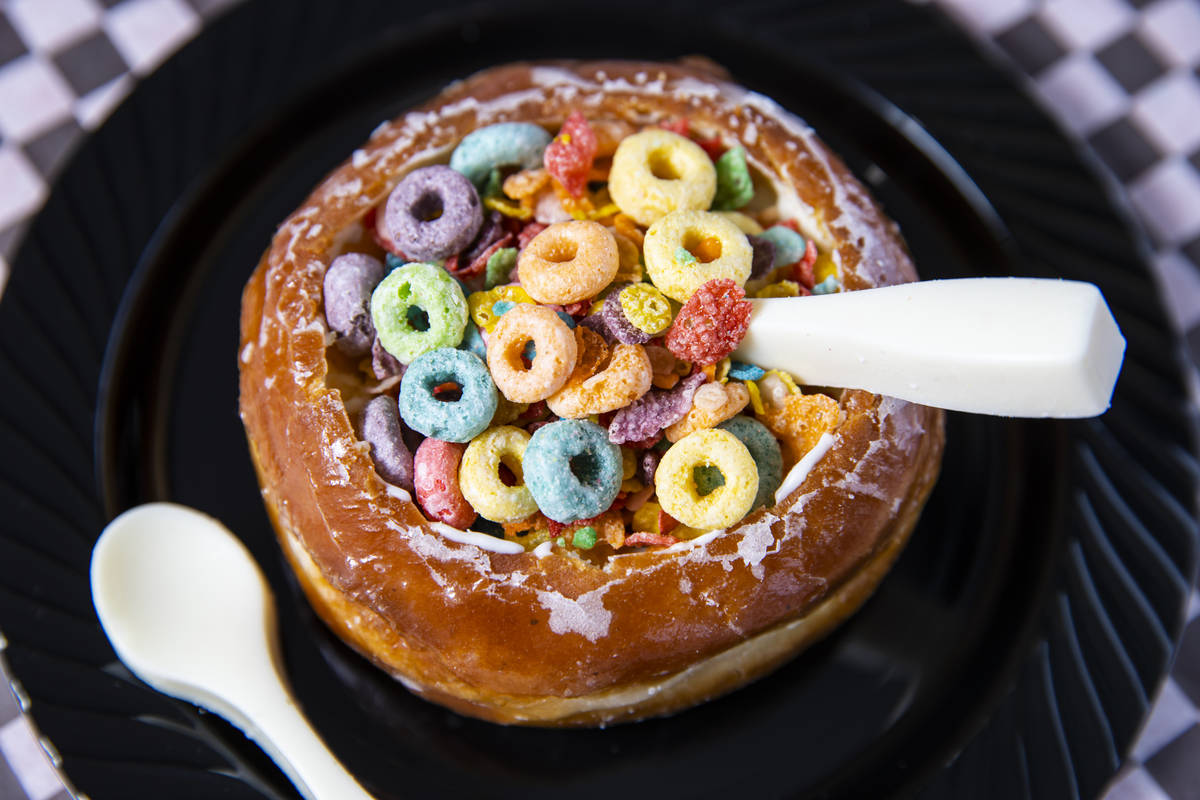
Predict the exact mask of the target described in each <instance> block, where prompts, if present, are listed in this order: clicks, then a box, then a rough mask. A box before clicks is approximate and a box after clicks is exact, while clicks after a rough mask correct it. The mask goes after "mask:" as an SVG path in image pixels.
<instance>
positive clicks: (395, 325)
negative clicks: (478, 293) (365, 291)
mask: <svg viewBox="0 0 1200 800" xmlns="http://www.w3.org/2000/svg"><path fill="white" fill-rule="evenodd" d="M371 321H372V322H374V324H375V330H376V332H377V333H378V335H379V343H380V344H382V345H383V349H385V350H387V351H388V352H389V353H391V354H392V355H393V356H395V357H396V358H398V359H399V360H400V362H401V363H404V364H408V363H410V362H411V361H412V360H413V359H415V358H416V357H417V356H419V355H421V354H422V353H427V352H429V351H430V350H434V349H436V348H439V347H456V346H457V345H458V343H459V342H461V341H462V338H463V331H464V330H465V329H466V327H467V299H466V298H465V297H463V293H462V287H460V286H459V285H458V281H456V280H454V279H453V278H451V277H450V275H449V274H448V273H447V272H446V271H445V270H444V269H442V268H441V267H435V266H434V265H433V264H420V263H415V264H405V265H404V266H403V267H399V268H398V269H394V270H392V273H391V274H390V275H388V276H387V277H386V278H384V279H383V280H382V281H380V282H379V285H378V286H376V287H375V291H374V292H372V293H371Z"/></svg>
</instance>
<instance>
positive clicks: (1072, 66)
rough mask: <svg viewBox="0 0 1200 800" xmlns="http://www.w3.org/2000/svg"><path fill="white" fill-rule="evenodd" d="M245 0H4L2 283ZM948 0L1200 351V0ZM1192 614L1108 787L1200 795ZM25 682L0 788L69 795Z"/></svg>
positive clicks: (2, 704)
mask: <svg viewBox="0 0 1200 800" xmlns="http://www.w3.org/2000/svg"><path fill="white" fill-rule="evenodd" d="M237 1H238V0H0V291H2V290H3V285H4V280H5V278H6V277H7V274H8V261H9V260H11V258H12V255H13V253H14V251H15V249H16V244H17V242H18V240H19V239H20V236H21V234H22V232H23V230H24V228H25V224H26V222H27V221H28V219H29V218H30V216H31V215H32V214H33V213H34V212H35V211H36V210H37V209H38V208H39V207H40V205H41V203H42V202H43V201H44V199H45V197H46V195H47V192H48V190H49V183H50V181H51V180H52V179H53V177H54V175H55V172H56V170H57V168H58V167H59V166H60V165H61V164H62V163H63V160H64V158H65V157H66V155H67V154H68V153H69V152H70V150H71V148H72V147H73V145H74V144H75V143H76V142H77V141H78V140H79V138H80V137H81V136H82V135H83V134H84V133H85V132H86V131H88V130H91V129H93V128H95V127H96V126H97V125H99V124H100V123H101V122H102V121H103V120H104V118H105V117H106V116H107V115H108V113H109V112H110V111H111V110H112V108H113V107H115V105H116V104H117V103H119V102H120V100H121V99H122V98H123V97H124V96H125V95H126V94H127V93H128V92H129V90H130V89H131V88H132V86H133V85H134V83H135V82H136V80H137V78H138V76H142V75H145V74H147V73H149V72H150V71H151V70H153V69H154V67H155V66H157V65H158V64H159V63H161V62H162V61H163V59H165V58H166V57H167V56H168V55H170V53H172V52H173V51H174V50H175V49H177V48H178V47H179V46H180V45H181V44H183V43H184V42H186V41H187V40H189V39H190V38H191V37H192V36H194V35H195V34H196V33H197V32H198V31H199V30H200V29H201V28H202V27H203V25H204V23H205V21H206V20H207V19H209V18H211V17H212V16H214V15H215V14H217V13H219V12H220V11H222V10H223V9H224V8H225V7H227V6H229V5H231V4H232V3H235V2H237ZM934 1H935V2H937V3H938V4H939V5H941V6H942V7H943V8H945V9H946V10H947V11H948V12H949V13H950V14H951V15H953V16H954V17H955V18H956V19H958V20H959V21H960V22H961V24H962V25H963V27H964V28H965V29H966V30H967V31H969V32H970V33H971V34H972V35H974V36H975V37H976V38H978V39H980V40H981V41H983V42H985V43H989V44H990V45H991V46H994V47H995V48H996V49H998V50H999V51H1000V52H1002V53H1003V54H1005V55H1006V56H1007V57H1008V58H1010V59H1011V60H1012V61H1013V62H1014V63H1015V64H1016V66H1017V67H1018V68H1019V69H1020V70H1021V71H1022V72H1023V73H1024V74H1025V75H1026V76H1028V80H1029V89H1030V92H1031V93H1032V94H1033V95H1034V96H1036V97H1039V98H1040V99H1041V100H1042V101H1043V103H1044V105H1045V107H1046V108H1047V109H1048V110H1049V111H1050V113H1052V114H1053V115H1055V116H1056V117H1057V118H1058V120H1059V121H1060V123H1061V124H1062V126H1063V127H1064V128H1065V129H1066V130H1067V131H1069V132H1070V133H1071V134H1072V135H1074V136H1076V137H1077V138H1078V139H1079V140H1080V141H1081V142H1085V143H1086V144H1087V145H1089V146H1090V147H1091V148H1092V149H1093V150H1094V152H1095V153H1096V154H1097V155H1098V156H1099V157H1100V159H1101V160H1102V161H1103V163H1104V164H1106V165H1107V166H1108V168H1109V169H1110V171H1111V172H1112V175H1113V177H1114V178H1115V180H1116V181H1118V182H1119V183H1120V184H1121V185H1122V186H1123V187H1124V188H1125V191H1126V196H1127V197H1128V199H1129V201H1130V203H1131V204H1132V206H1133V208H1134V209H1135V210H1136V212H1137V216H1138V218H1139V219H1140V220H1141V222H1142V224H1143V225H1144V226H1145V228H1146V230H1147V232H1148V233H1149V234H1150V237H1151V240H1152V241H1153V243H1154V245H1155V248H1156V257H1155V260H1154V266H1155V268H1156V272H1157V275H1158V278H1159V280H1160V281H1161V283H1162V286H1163V289H1164V292H1163V294H1164V296H1165V297H1166V300H1167V305H1168V308H1169V311H1170V313H1171V315H1172V319H1173V321H1174V322H1175V323H1176V325H1177V326H1178V329H1179V330H1180V331H1181V332H1182V333H1183V334H1184V335H1185V336H1186V337H1187V341H1188V342H1189V344H1190V346H1191V350H1192V357H1193V361H1194V362H1195V363H1197V364H1198V365H1200V0H1045V2H1039V1H1038V0H934ZM1195 385H1196V386H1198V387H1200V382H1196V383H1195ZM1197 396H1198V397H1200V393H1198V394H1197ZM1187 619H1188V623H1187V628H1186V630H1185V632H1184V636H1183V641H1182V643H1181V645H1180V650H1179V654H1178V657H1177V660H1176V664H1175V668H1174V671H1173V672H1172V674H1171V677H1170V678H1168V680H1167V681H1166V683H1165V684H1164V685H1163V688H1162V691H1161V694H1160V696H1159V698H1158V701H1157V702H1156V704H1155V706H1154V709H1153V712H1152V713H1151V715H1150V718H1149V720H1148V721H1147V723H1146V726H1145V728H1144V730H1143V731H1142V734H1141V736H1140V738H1139V739H1138V742H1137V744H1136V746H1135V747H1134V750H1133V752H1132V754H1131V756H1130V758H1129V761H1128V763H1127V764H1126V766H1125V767H1124V769H1123V770H1122V771H1121V773H1120V774H1119V775H1118V776H1117V778H1116V779H1115V780H1114V782H1113V784H1112V785H1111V786H1110V787H1109V789H1108V791H1107V793H1106V795H1105V798H1106V800H1134V798H1137V799H1138V800H1185V799H1191V798H1200V710H1198V709H1200V595H1197V594H1196V593H1193V595H1192V597H1191V602H1190V605H1189V608H1188V613H1187ZM2 649H3V638H2V637H0V650H2ZM2 671H3V663H2V660H0V674H2ZM19 692H20V690H19V688H16V689H15V690H14V692H13V693H9V692H5V691H3V690H2V689H0V756H3V758H0V800H10V798H11V799H12V800H26V798H29V799H31V800H49V799H50V798H54V800H58V799H59V798H65V797H68V796H69V795H68V792H67V791H66V790H65V789H64V788H63V783H62V781H61V780H60V778H59V776H58V773H57V771H56V769H55V766H54V765H55V762H56V761H57V756H56V755H55V753H54V748H53V746H52V745H51V744H50V743H48V742H45V741H43V740H41V739H40V738H39V737H38V735H37V733H36V732H35V731H34V729H33V728H32V726H31V725H30V723H29V721H28V719H27V718H26V717H25V716H24V715H23V714H22V713H21V712H22V710H23V709H24V708H25V706H26V705H27V703H26V701H25V700H24V699H23V697H22V696H21V695H20V694H19Z"/></svg>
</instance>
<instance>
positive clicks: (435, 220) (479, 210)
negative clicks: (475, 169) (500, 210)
mask: <svg viewBox="0 0 1200 800" xmlns="http://www.w3.org/2000/svg"><path fill="white" fill-rule="evenodd" d="M383 225H384V230H385V232H386V235H387V236H388V237H389V238H391V239H392V240H393V241H395V242H396V244H398V245H399V246H400V249H401V250H403V251H404V254H405V255H407V256H408V257H409V258H410V259H413V260H416V261H436V260H439V259H443V258H446V257H448V256H452V255H454V254H455V253H458V252H460V251H462V250H464V249H465V248H466V247H467V245H469V244H471V242H472V241H473V240H474V239H475V234H477V233H478V232H479V228H480V226H482V225H483V205H482V204H481V203H480V200H479V193H478V192H476V191H475V187H474V186H472V185H471V182H470V181H469V180H467V179H466V178H465V177H464V176H463V175H462V174H461V173H459V172H456V171H455V170H452V169H450V168H449V167H444V166H441V165H438V164H435V165H434V166H431V167H422V168H421V169H417V170H413V171H412V172H410V173H408V175H406V176H405V177H404V179H403V180H401V181H400V183H398V184H397V185H396V188H395V189H393V190H392V193H391V194H390V195H388V199H387V204H386V205H385V206H384V209H383Z"/></svg>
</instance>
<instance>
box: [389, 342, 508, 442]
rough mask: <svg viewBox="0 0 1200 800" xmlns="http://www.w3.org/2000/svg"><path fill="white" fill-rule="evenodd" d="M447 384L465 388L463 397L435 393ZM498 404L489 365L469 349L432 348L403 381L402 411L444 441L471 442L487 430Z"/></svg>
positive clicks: (410, 424)
mask: <svg viewBox="0 0 1200 800" xmlns="http://www.w3.org/2000/svg"><path fill="white" fill-rule="evenodd" d="M445 383H453V384H456V385H457V386H458V387H459V390H460V392H461V396H460V397H459V399H457V400H451V399H442V398H440V397H437V396H435V395H434V390H435V389H436V388H437V387H438V386H441V385H442V384H445ZM498 403H499V397H498V395H497V394H496V384H494V383H492V376H491V375H489V374H488V371H487V367H486V366H485V365H484V363H483V361H481V360H480V359H479V357H478V356H476V355H473V354H472V353H468V352H467V351H465V350H455V349H454V348H451V347H442V348H439V349H437V350H431V351H430V352H428V353H425V354H424V355H422V356H419V357H418V358H417V360H416V361H413V362H412V363H411V364H409V365H408V369H407V370H405V372H404V378H403V379H402V380H401V381H400V416H401V417H402V418H403V419H404V422H405V424H407V425H408V427H410V428H412V429H413V430H414V431H417V432H418V433H422V434H424V435H426V436H430V437H433V438H434V439H441V440H442V441H443V442H469V441H471V439H473V438H474V437H476V436H478V435H479V434H481V433H483V431H484V429H486V428H487V426H488V423H489V422H491V420H492V416H493V415H495V413H496V406H497V404H498Z"/></svg>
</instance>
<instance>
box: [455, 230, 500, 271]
mask: <svg viewBox="0 0 1200 800" xmlns="http://www.w3.org/2000/svg"><path fill="white" fill-rule="evenodd" d="M512 246H513V236H512V234H511V233H506V234H504V236H503V237H502V238H500V239H497V240H496V241H495V242H494V243H492V244H491V245H489V246H488V247H487V249H485V250H484V251H483V252H482V253H480V254H479V255H477V256H475V258H474V260H472V261H471V263H470V264H468V265H467V266H465V267H459V266H458V264H457V262H455V268H454V269H451V268H450V260H449V259H447V261H446V271H447V272H449V273H450V274H451V275H453V276H454V277H456V278H474V277H477V276H479V275H482V274H483V271H484V270H485V269H486V268H487V262H488V259H489V258H491V257H492V256H493V255H494V254H495V253H496V251H497V250H503V249H504V248H505V247H512ZM457 257H458V256H453V258H457Z"/></svg>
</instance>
